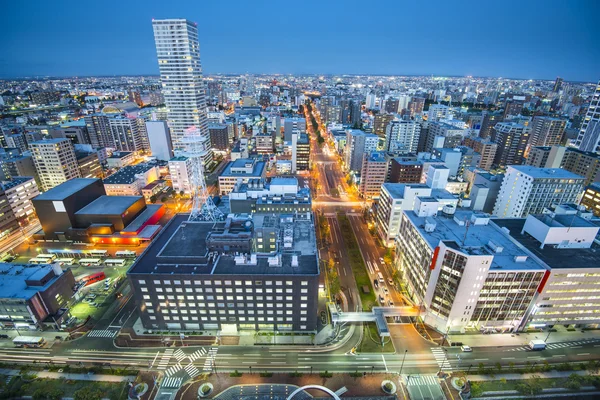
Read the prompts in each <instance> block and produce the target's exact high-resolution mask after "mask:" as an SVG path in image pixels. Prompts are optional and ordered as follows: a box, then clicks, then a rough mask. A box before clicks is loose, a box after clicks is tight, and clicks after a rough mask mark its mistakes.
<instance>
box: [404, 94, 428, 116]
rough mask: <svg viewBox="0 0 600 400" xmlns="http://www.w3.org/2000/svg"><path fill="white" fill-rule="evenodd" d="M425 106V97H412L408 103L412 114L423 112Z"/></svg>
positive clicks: (409, 111)
mask: <svg viewBox="0 0 600 400" xmlns="http://www.w3.org/2000/svg"><path fill="white" fill-rule="evenodd" d="M424 107H425V98H424V97H413V98H412V99H410V102H409V103H408V113H409V114H410V116H411V117H412V116H415V115H420V114H422V113H423V108H424Z"/></svg>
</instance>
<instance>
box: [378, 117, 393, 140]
mask: <svg viewBox="0 0 600 400" xmlns="http://www.w3.org/2000/svg"><path fill="white" fill-rule="evenodd" d="M394 118H395V115H394V114H376V115H375V117H374V118H373V133H374V134H376V135H377V136H379V137H385V136H386V134H385V132H386V129H387V126H388V124H389V123H390V122H392V121H393V120H394Z"/></svg>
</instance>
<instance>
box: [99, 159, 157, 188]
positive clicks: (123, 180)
mask: <svg viewBox="0 0 600 400" xmlns="http://www.w3.org/2000/svg"><path fill="white" fill-rule="evenodd" d="M151 168H154V165H150V164H138V165H129V166H127V167H123V168H121V169H120V170H119V171H118V172H116V173H114V174H112V175H111V176H109V177H108V178H106V179H105V180H104V184H109V185H127V184H130V183H133V182H134V181H135V179H136V177H135V176H136V175H138V174H143V173H145V172H146V171H148V170H149V169H151Z"/></svg>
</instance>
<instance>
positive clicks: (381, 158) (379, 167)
mask: <svg viewBox="0 0 600 400" xmlns="http://www.w3.org/2000/svg"><path fill="white" fill-rule="evenodd" d="M387 171H388V159H387V157H386V156H385V153H384V152H382V151H373V152H371V153H365V154H364V155H363V161H362V169H361V171H360V182H359V185H358V192H359V193H360V195H361V196H362V197H363V198H365V199H368V200H371V199H373V198H378V197H379V193H380V192H381V185H383V183H384V182H385V178H386V176H387Z"/></svg>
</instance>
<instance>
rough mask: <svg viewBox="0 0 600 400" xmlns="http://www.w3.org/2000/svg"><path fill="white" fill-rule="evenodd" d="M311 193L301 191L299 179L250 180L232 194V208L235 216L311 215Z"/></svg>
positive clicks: (239, 185) (303, 189) (240, 183)
mask: <svg viewBox="0 0 600 400" xmlns="http://www.w3.org/2000/svg"><path fill="white" fill-rule="evenodd" d="M311 204H312V201H311V197H310V190H309V189H308V188H301V187H300V185H299V184H298V179H296V178H280V177H274V178H271V180H270V182H265V181H264V180H263V179H250V180H249V181H248V183H243V182H239V183H237V184H236V185H235V187H234V188H233V190H232V191H231V193H229V208H230V210H231V212H232V213H234V214H240V213H245V214H249V213H271V214H273V213H275V214H296V213H310V212H311V210H312V208H311Z"/></svg>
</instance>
